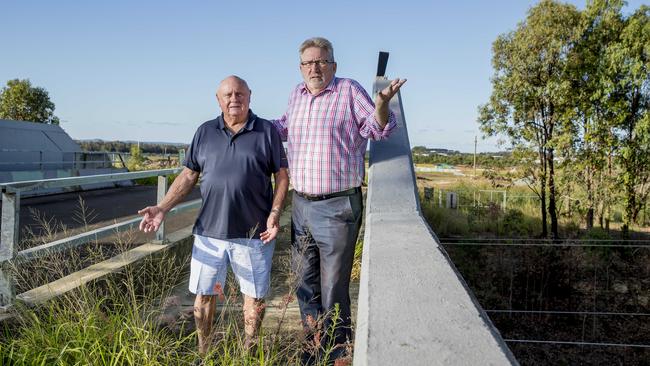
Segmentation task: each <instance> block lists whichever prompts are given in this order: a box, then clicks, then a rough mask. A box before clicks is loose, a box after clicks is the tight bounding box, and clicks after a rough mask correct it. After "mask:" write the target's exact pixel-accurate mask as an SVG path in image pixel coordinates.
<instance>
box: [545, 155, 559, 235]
mask: <svg viewBox="0 0 650 366" xmlns="http://www.w3.org/2000/svg"><path fill="white" fill-rule="evenodd" d="M547 156H548V213H549V215H550V216H551V234H552V235H553V239H558V238H559V237H560V235H559V233H558V226H557V209H556V205H555V176H554V175H555V168H554V164H553V149H548V154H547Z"/></svg>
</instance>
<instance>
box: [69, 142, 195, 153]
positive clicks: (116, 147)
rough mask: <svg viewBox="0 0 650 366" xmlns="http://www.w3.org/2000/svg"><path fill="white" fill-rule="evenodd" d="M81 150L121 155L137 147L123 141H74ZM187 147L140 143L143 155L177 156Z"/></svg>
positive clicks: (182, 145)
mask: <svg viewBox="0 0 650 366" xmlns="http://www.w3.org/2000/svg"><path fill="white" fill-rule="evenodd" d="M76 142H77V143H78V144H79V145H80V146H81V149H82V150H84V151H110V152H121V153H130V152H131V146H132V145H137V142H125V141H102V140H92V141H76ZM187 148H188V145H184V144H161V143H150V142H141V143H140V151H141V152H142V153H143V154H165V153H166V154H178V151H179V150H180V149H185V150H187Z"/></svg>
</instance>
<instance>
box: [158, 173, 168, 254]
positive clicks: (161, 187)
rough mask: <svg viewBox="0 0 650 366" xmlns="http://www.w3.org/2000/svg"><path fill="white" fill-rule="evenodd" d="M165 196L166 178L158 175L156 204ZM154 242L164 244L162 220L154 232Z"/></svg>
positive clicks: (163, 223) (163, 224)
mask: <svg viewBox="0 0 650 366" xmlns="http://www.w3.org/2000/svg"><path fill="white" fill-rule="evenodd" d="M165 194H167V176H166V175H160V176H158V198H157V199H156V203H160V202H162V200H163V199H164V198H165ZM156 242H159V243H161V244H162V243H164V242H165V221H164V220H163V222H162V223H160V227H159V228H158V231H156Z"/></svg>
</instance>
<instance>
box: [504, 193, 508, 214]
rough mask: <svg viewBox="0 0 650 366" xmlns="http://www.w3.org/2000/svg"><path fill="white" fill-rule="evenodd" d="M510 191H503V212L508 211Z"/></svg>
mask: <svg viewBox="0 0 650 366" xmlns="http://www.w3.org/2000/svg"><path fill="white" fill-rule="evenodd" d="M507 197H508V191H503V212H505V211H506V209H507V206H506V205H507V204H508V198H507Z"/></svg>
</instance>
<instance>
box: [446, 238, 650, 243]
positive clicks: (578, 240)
mask: <svg viewBox="0 0 650 366" xmlns="http://www.w3.org/2000/svg"><path fill="white" fill-rule="evenodd" d="M439 239H440V240H441V241H443V240H452V241H459V242H460V241H474V242H483V241H485V242H490V241H539V242H555V241H556V240H557V239H546V238H539V239H531V238H439ZM564 241H567V242H596V243H598V242H607V243H609V242H624V243H627V242H632V243H650V240H647V239H564Z"/></svg>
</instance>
